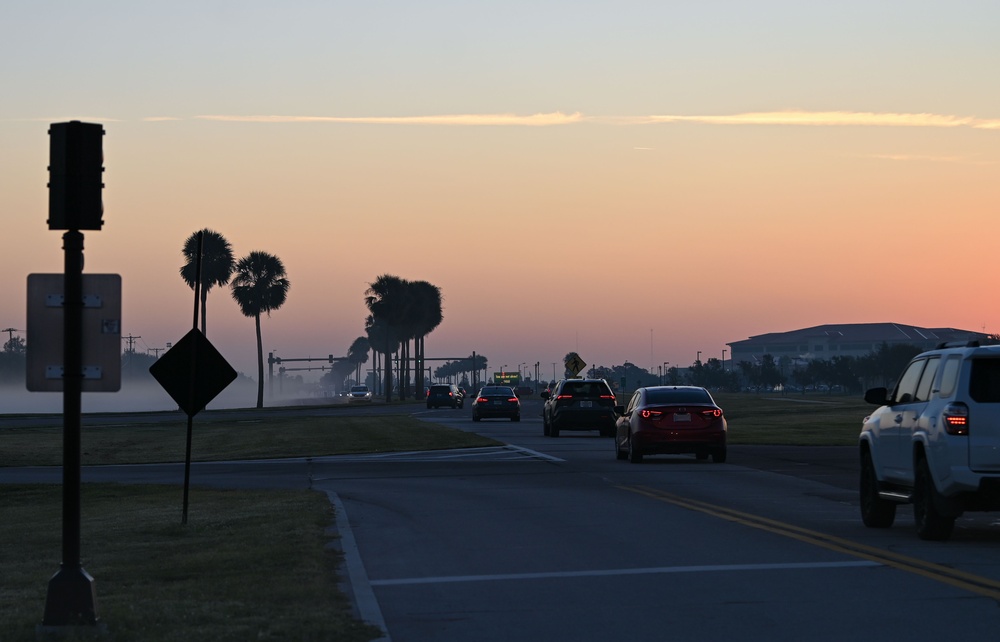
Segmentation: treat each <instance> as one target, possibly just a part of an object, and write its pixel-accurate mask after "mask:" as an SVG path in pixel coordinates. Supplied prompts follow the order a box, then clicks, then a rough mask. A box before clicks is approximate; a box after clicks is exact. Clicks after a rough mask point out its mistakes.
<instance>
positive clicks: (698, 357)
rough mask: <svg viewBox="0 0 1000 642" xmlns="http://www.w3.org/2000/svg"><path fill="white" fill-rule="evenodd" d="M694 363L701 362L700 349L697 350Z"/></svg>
mask: <svg viewBox="0 0 1000 642" xmlns="http://www.w3.org/2000/svg"><path fill="white" fill-rule="evenodd" d="M694 361H695V363H701V350H699V351H698V356H697V357H695V360H694Z"/></svg>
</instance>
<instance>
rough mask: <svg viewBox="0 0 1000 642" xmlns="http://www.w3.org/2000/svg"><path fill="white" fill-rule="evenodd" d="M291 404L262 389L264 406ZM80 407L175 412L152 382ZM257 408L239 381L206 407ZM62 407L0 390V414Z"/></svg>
mask: <svg viewBox="0 0 1000 642" xmlns="http://www.w3.org/2000/svg"><path fill="white" fill-rule="evenodd" d="M331 401H332V400H331ZM293 402H294V398H292V397H286V398H270V397H268V391H267V386H265V387H264V405H265V406H283V405H289V404H291V403H293ZM81 403H82V406H83V412H85V413H88V412H91V413H92V412H155V411H164V410H177V404H176V403H174V400H173V399H171V398H170V395H168V394H167V393H166V392H165V391H164V390H163V388H161V387H160V386H159V385H158V384H156V383H155V382H153V383H145V382H140V383H137V382H135V381H123V382H122V389H121V390H119V391H118V392H85V393H83V399H82V402H81ZM256 405H257V385H256V384H255V383H254V382H253V381H251V380H249V379H246V378H242V377H241V378H239V379H237V380H236V381H234V382H233V383H231V384H230V385H229V387H228V388H226V389H225V390H223V391H222V393H220V394H219V396H218V397H216V398H215V400H213V401H212V403H210V404H208V409H209V410H221V409H224V408H253V407H254V406H256ZM62 407H63V396H62V393H61V392H28V391H27V390H25V389H24V388H22V387H18V386H2V387H0V414H5V415H7V414H35V413H62Z"/></svg>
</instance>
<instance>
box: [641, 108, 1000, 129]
mask: <svg viewBox="0 0 1000 642" xmlns="http://www.w3.org/2000/svg"><path fill="white" fill-rule="evenodd" d="M646 122H648V123H676V122H696V123H706V124H710V125H801V126H812V127H843V126H854V127H972V128H976V129H1000V120H997V119H992V120H991V119H982V118H974V117H972V116H950V115H944V114H926V113H924V114H899V113H892V112H882V113H879V112H854V111H772V112H749V113H744V114H731V115H721V116H677V115H654V116H649V117H648V118H647V119H646Z"/></svg>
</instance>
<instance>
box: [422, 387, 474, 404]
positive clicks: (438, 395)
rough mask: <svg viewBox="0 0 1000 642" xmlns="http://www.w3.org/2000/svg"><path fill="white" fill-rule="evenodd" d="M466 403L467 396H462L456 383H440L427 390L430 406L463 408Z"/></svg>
mask: <svg viewBox="0 0 1000 642" xmlns="http://www.w3.org/2000/svg"><path fill="white" fill-rule="evenodd" d="M464 405H465V397H463V396H462V393H461V391H460V390H459V389H458V386H456V385H454V384H446V383H439V384H436V385H433V386H431V387H430V388H429V389H428V390H427V407H428V408H440V407H441V406H451V407H452V408H462V407H463V406H464Z"/></svg>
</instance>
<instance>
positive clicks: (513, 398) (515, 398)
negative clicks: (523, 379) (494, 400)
mask: <svg viewBox="0 0 1000 642" xmlns="http://www.w3.org/2000/svg"><path fill="white" fill-rule="evenodd" d="M507 401H515V402H516V401H517V397H510V398H509V399H507Z"/></svg>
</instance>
